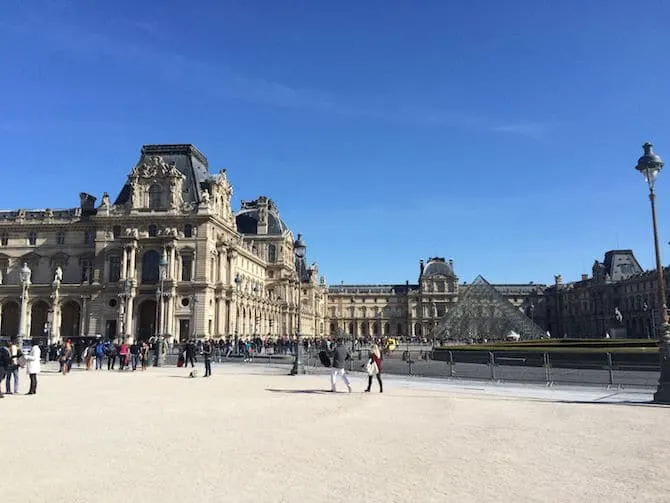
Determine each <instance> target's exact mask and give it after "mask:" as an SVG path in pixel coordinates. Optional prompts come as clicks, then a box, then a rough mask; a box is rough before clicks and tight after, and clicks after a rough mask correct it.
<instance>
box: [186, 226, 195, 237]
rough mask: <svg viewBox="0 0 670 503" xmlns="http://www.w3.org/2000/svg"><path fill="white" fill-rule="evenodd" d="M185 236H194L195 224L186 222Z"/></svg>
mask: <svg viewBox="0 0 670 503" xmlns="http://www.w3.org/2000/svg"><path fill="white" fill-rule="evenodd" d="M184 237H185V238H192V237H193V226H192V225H191V224H186V225H185V226H184Z"/></svg>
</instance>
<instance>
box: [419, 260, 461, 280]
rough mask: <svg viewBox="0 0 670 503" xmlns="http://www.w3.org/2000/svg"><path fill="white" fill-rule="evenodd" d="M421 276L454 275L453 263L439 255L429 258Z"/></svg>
mask: <svg viewBox="0 0 670 503" xmlns="http://www.w3.org/2000/svg"><path fill="white" fill-rule="evenodd" d="M423 276H454V263H453V262H452V261H451V260H450V261H449V262H447V261H445V260H444V259H443V258H440V257H433V258H430V259H428V263H427V264H426V267H425V268H424V270H423Z"/></svg>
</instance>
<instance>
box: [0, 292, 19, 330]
mask: <svg viewBox="0 0 670 503" xmlns="http://www.w3.org/2000/svg"><path fill="white" fill-rule="evenodd" d="M19 309H20V308H19V304H18V303H17V302H14V301H13V300H10V301H7V302H5V303H4V304H3V305H2V324H1V325H0V335H2V336H3V337H15V336H17V335H19Z"/></svg>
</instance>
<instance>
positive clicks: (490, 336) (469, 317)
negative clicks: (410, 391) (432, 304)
mask: <svg viewBox="0 0 670 503" xmlns="http://www.w3.org/2000/svg"><path fill="white" fill-rule="evenodd" d="M462 288H463V289H464V290H465V293H464V294H463V295H461V296H460V297H459V299H458V303H457V304H456V306H455V307H453V308H452V309H450V310H449V311H448V312H447V314H445V315H444V316H443V317H442V319H441V320H440V323H439V325H438V326H437V329H436V331H435V337H436V338H438V339H442V340H456V341H466V340H469V339H474V340H478V339H486V340H488V341H494V340H506V339H508V338H509V339H521V340H527V339H540V338H542V337H544V335H545V332H544V330H542V329H541V328H540V327H539V326H538V325H537V324H536V323H534V322H533V321H532V320H531V319H530V318H528V316H526V315H525V314H523V313H522V312H521V311H519V310H518V309H517V308H516V307H514V306H513V305H512V304H511V303H510V302H509V301H508V300H507V299H505V298H504V297H503V296H502V295H501V294H500V292H498V291H497V290H496V289H495V288H494V287H493V286H492V285H491V283H489V282H488V281H486V280H485V279H484V278H483V277H482V276H477V278H475V280H474V281H473V282H472V283H471V284H470V285H465V286H464V287H462Z"/></svg>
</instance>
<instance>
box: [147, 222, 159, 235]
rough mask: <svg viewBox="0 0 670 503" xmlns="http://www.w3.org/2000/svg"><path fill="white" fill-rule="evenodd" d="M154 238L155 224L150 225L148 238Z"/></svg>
mask: <svg viewBox="0 0 670 503" xmlns="http://www.w3.org/2000/svg"><path fill="white" fill-rule="evenodd" d="M156 236H158V227H156V225H155V224H151V225H150V226H149V237H150V238H155V237H156Z"/></svg>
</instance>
